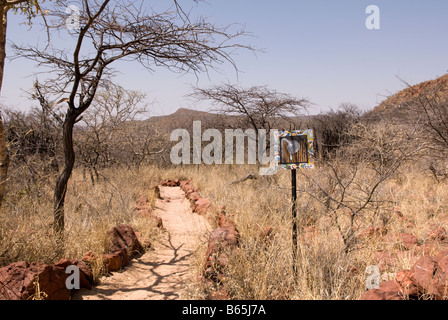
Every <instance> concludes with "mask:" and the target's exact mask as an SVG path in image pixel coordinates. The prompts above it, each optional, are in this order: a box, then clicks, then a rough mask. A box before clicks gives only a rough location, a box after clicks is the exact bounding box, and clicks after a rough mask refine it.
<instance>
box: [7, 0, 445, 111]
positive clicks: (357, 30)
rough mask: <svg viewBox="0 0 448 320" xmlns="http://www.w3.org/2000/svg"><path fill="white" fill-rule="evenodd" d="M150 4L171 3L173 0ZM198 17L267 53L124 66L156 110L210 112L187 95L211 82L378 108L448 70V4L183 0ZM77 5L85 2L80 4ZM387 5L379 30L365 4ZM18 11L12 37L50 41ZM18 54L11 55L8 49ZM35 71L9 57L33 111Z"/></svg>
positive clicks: (18, 101) (13, 90) (123, 72)
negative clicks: (151, 69)
mask: <svg viewBox="0 0 448 320" xmlns="http://www.w3.org/2000/svg"><path fill="white" fill-rule="evenodd" d="M145 2H148V4H149V3H151V4H153V3H156V2H157V4H156V5H161V3H163V4H166V6H168V5H169V4H170V2H169V1H168V0H163V1H160V0H158V1H152V0H148V1H146V0H145ZM180 2H181V3H182V4H183V5H184V6H185V7H186V8H190V7H193V11H192V12H193V13H194V14H197V15H203V16H205V17H208V19H209V21H211V22H216V23H217V24H218V25H223V26H224V25H227V24H230V23H241V24H244V25H245V29H246V30H247V31H248V32H250V33H252V34H253V35H254V37H247V38H242V39H241V41H242V42H243V43H245V44H250V45H252V46H254V47H256V48H259V49H263V50H264V52H259V53H257V54H256V55H254V54H253V53H251V52H249V51H244V50H243V51H238V55H236V56H235V57H234V58H235V61H236V63H237V65H238V68H239V69H240V70H241V73H240V74H239V75H238V77H237V76H236V73H235V71H234V70H233V69H232V68H231V66H229V65H228V66H223V67H222V70H221V73H215V72H211V73H210V74H209V75H208V76H207V75H201V76H200V77H199V79H196V77H194V76H191V75H186V76H179V75H178V74H173V73H171V72H168V71H166V70H164V69H157V70H156V72H155V73H153V74H149V73H148V72H147V71H145V70H142V68H141V67H140V66H139V65H138V64H134V63H130V62H129V63H128V62H126V63H119V64H117V65H115V68H116V69H118V70H119V71H120V75H119V76H117V78H116V80H117V82H118V83H120V84H122V85H123V86H124V87H125V88H128V89H133V90H140V91H144V92H147V94H148V101H149V102H151V103H152V105H151V110H152V115H164V114H170V113H173V112H175V111H176V110H177V109H178V108H181V107H187V108H196V109H199V110H205V109H206V107H207V106H206V104H200V105H195V104H194V102H193V101H192V100H189V99H187V98H186V97H185V95H186V94H188V93H190V92H191V85H198V86H201V87H209V86H211V85H213V84H219V83H221V82H230V83H239V84H240V85H242V86H247V87H249V86H253V85H268V86H269V87H271V88H273V89H276V90H278V91H281V92H285V93H289V94H292V95H294V96H296V97H299V98H301V97H306V98H308V99H309V100H310V101H311V102H312V103H314V107H313V108H312V109H311V110H310V111H311V113H319V112H321V111H326V110H328V109H329V108H330V107H333V108H336V107H337V106H339V105H340V104H341V103H344V102H350V103H354V104H356V105H358V106H359V107H361V108H363V109H371V108H373V107H375V106H376V105H377V104H379V103H380V102H381V101H382V100H384V98H385V97H386V96H387V95H389V94H391V93H395V92H396V91H398V90H401V89H403V88H404V84H403V83H402V82H401V81H400V80H399V79H398V77H401V78H403V79H404V80H406V81H407V82H409V83H411V84H415V83H418V82H421V81H425V80H429V79H434V78H436V77H439V76H441V75H443V74H445V73H448V1H447V0H425V1H423V0H369V1H364V0H331V1H330V0H326V1H323V0H307V1H304V0H277V1H274V0H238V1H236V0H226V1H223V0H207V1H204V2H200V3H199V4H198V5H195V4H194V2H193V1H190V0H182V1H180ZM73 3H75V4H76V1H73ZM369 5H376V6H378V7H379V9H380V29H379V30H368V29H367V28H366V25H365V22H366V19H367V18H368V16H369V14H366V8H367V7H368V6H369ZM21 21H23V19H21V18H20V17H19V16H14V15H10V21H9V27H8V28H9V29H8V39H9V41H13V42H17V43H32V44H35V43H36V41H41V42H43V41H45V40H46V36H45V34H44V33H43V32H42V31H41V29H39V28H33V29H31V30H28V27H26V26H23V25H19V23H20V22H21ZM8 53H10V50H8V51H7V54H8ZM36 70H37V69H36V67H35V66H34V64H33V63H31V62H28V61H26V60H23V59H20V60H14V61H9V60H7V62H6V70H5V76H4V82H3V90H2V98H1V102H2V104H3V105H8V106H14V107H18V108H21V109H26V108H28V107H29V106H30V105H32V104H36V103H35V102H32V101H30V100H28V99H27V98H26V96H25V95H24V94H23V92H22V91H21V90H29V89H30V88H31V87H32V83H33V79H34V76H33V74H34V72H35V71H36Z"/></svg>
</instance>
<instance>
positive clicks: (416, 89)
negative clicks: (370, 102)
mask: <svg viewBox="0 0 448 320" xmlns="http://www.w3.org/2000/svg"><path fill="white" fill-rule="evenodd" d="M435 97H437V98H438V99H441V100H446V99H448V74H445V75H443V76H441V77H439V78H437V79H434V80H428V81H424V82H421V83H418V84H416V85H413V86H410V87H408V88H406V89H404V90H401V91H399V92H398V93H396V94H394V95H392V96H391V97H390V98H388V99H386V100H385V101H383V102H382V103H381V104H380V105H378V106H377V107H375V108H374V109H373V110H372V111H371V112H369V113H368V116H369V117H372V118H382V119H403V120H405V119H409V118H410V117H413V116H415V113H413V112H412V111H413V110H412V108H413V106H415V105H416V104H418V103H419V100H418V99H419V98H420V99H425V98H428V99H434V98H435Z"/></svg>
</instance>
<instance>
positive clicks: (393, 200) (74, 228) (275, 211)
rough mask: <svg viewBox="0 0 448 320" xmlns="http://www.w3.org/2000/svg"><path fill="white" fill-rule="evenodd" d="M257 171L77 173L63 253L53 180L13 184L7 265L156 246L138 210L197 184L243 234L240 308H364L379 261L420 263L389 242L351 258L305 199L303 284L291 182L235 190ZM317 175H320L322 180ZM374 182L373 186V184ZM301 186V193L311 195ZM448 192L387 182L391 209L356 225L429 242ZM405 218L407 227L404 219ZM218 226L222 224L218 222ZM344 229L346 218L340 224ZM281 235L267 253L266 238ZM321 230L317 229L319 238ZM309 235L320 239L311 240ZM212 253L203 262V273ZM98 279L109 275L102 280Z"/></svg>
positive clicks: (419, 177)
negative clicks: (128, 236) (261, 302)
mask: <svg viewBox="0 0 448 320" xmlns="http://www.w3.org/2000/svg"><path fill="white" fill-rule="evenodd" d="M256 172H257V168H256V167H255V166H179V167H175V168H171V169H165V170H161V169H158V168H155V167H146V168H142V169H140V171H138V172H133V171H129V170H125V169H115V170H110V171H104V172H102V174H103V176H104V177H107V178H103V179H101V180H100V181H98V182H97V183H96V184H95V186H92V184H91V182H90V179H86V180H85V179H84V178H83V176H82V174H81V172H76V173H75V174H74V176H73V178H72V179H71V181H70V186H69V190H68V195H67V203H66V219H67V220H66V245H65V247H64V248H63V249H64V250H62V248H58V247H57V245H56V243H55V241H54V240H53V234H52V229H51V222H52V194H53V190H52V188H53V180H52V179H43V180H40V181H37V182H36V183H35V184H34V185H33V187H32V188H30V187H23V186H21V185H20V184H18V183H17V181H16V183H14V184H11V183H10V186H9V193H8V198H7V199H6V202H5V203H4V205H3V207H2V208H1V212H0V219H1V225H0V239H1V242H0V259H1V260H0V263H1V265H6V264H8V263H10V262H13V261H18V260H27V261H42V262H47V263H51V262H55V261H56V260H58V259H59V258H61V257H62V256H64V257H67V258H80V257H81V256H82V255H83V254H84V253H85V252H87V251H93V252H97V253H101V252H103V251H104V246H105V241H106V235H107V231H108V230H110V229H111V228H112V227H113V226H115V225H117V224H119V223H128V224H130V225H132V226H133V227H134V228H135V229H136V230H139V231H140V232H142V233H143V235H144V236H147V237H155V236H156V235H157V231H156V228H155V226H154V225H153V224H152V222H151V221H148V219H144V218H142V217H141V216H139V215H138V214H137V213H136V212H135V210H134V206H135V204H136V200H137V198H138V196H139V195H146V196H147V197H148V198H150V199H151V197H153V196H154V195H153V193H152V191H151V186H154V185H155V184H157V183H158V182H159V181H160V180H162V179H170V178H179V179H191V180H193V182H194V185H195V186H196V187H198V188H199V189H200V193H201V194H202V196H204V197H209V198H210V199H211V200H212V203H213V205H216V206H221V205H223V206H225V207H226V212H227V214H228V215H230V216H231V217H233V219H234V220H235V222H236V224H237V226H238V229H239V231H240V233H241V245H240V247H239V248H238V249H237V250H236V251H235V252H234V253H233V256H232V259H231V263H230V267H229V269H228V270H227V274H226V277H225V281H224V285H223V286H224V289H225V290H226V291H227V292H229V293H230V294H231V295H232V297H233V298H235V299H316V300H321V299H325V300H327V299H335V300H343V299H358V298H359V296H360V295H361V294H362V292H364V291H365V280H366V274H365V270H366V268H367V266H369V265H375V264H377V261H376V260H375V257H374V254H373V253H374V252H375V251H388V252H392V251H393V250H395V251H394V252H397V254H396V256H395V258H396V265H395V266H394V267H391V268H389V269H388V270H387V272H388V273H389V272H392V273H393V272H397V271H399V270H401V269H403V268H409V267H410V266H411V265H412V263H413V262H414V261H415V255H414V252H413V251H397V250H396V249H395V248H394V246H393V245H392V244H391V243H390V242H388V241H387V240H386V238H385V237H382V236H374V237H371V238H369V239H368V240H367V241H360V242H359V243H358V244H357V246H356V247H355V248H354V249H353V250H351V251H350V252H348V253H346V252H344V243H343V241H342V237H341V234H340V232H339V229H338V228H337V226H336V225H335V223H334V219H332V218H331V216H329V215H328V213H327V211H326V210H325V207H324V206H323V204H322V203H319V202H317V201H316V200H315V199H313V198H312V197H310V196H309V195H307V194H306V193H300V194H299V203H298V215H299V219H298V221H299V230H300V231H301V234H300V237H299V239H300V240H299V246H298V255H297V274H296V275H295V274H294V272H293V268H292V242H291V200H290V197H291V196H290V185H291V182H290V173H289V172H287V171H281V172H278V173H277V174H276V175H275V176H271V177H259V178H258V179H256V180H247V181H245V182H242V183H238V184H233V185H232V184H231V182H232V181H235V180H237V179H239V178H241V177H244V176H247V175H248V174H249V173H256ZM320 173H321V172H319V171H318V170H316V171H315V172H314V173H313V174H316V175H317V174H320ZM365 179H368V177H367V176H366V177H365ZM304 183H305V182H304V181H303V180H301V179H299V181H298V184H299V186H298V188H299V189H301V188H302V187H305V184H304ZM447 188H448V186H447V183H446V182H443V183H436V182H435V180H434V179H433V178H432V177H431V175H430V174H429V173H427V172H423V171H422V170H421V169H419V168H418V167H415V168H411V167H407V168H406V169H403V170H402V173H400V174H398V175H396V176H394V177H392V178H391V180H389V181H388V182H386V183H385V184H384V185H383V186H382V188H381V190H380V191H379V196H380V197H382V199H385V200H387V201H386V202H384V203H383V204H382V205H381V208H379V209H378V208H377V207H376V208H375V210H373V209H371V210H370V211H369V210H367V211H365V212H364V213H363V215H362V216H360V217H359V218H358V219H357V221H356V228H357V232H359V231H361V230H363V229H364V228H366V227H368V226H370V225H374V226H381V225H384V226H385V227H386V228H387V230H388V233H389V234H391V233H396V232H410V233H413V234H414V235H416V236H417V238H418V239H419V241H420V242H422V241H423V242H424V241H426V235H427V233H428V232H429V231H430V230H431V229H432V228H433V227H434V225H437V226H445V227H447V225H448V210H447V209H448V199H447V198H446V197H445V195H446V193H447V190H448V189H447ZM398 211H399V212H401V213H402V215H403V216H404V217H405V219H403V218H400V217H399V215H398V214H397V212H398ZM210 218H211V220H213V218H214V217H212V216H210ZM340 223H341V225H342V226H343V227H344V223H345V222H344V218H343V216H342V218H341V219H340ZM267 226H272V227H273V228H274V237H273V239H272V241H271V242H270V243H269V244H268V245H266V244H265V243H264V242H263V241H262V239H260V237H259V234H260V231H261V230H262V229H263V228H265V227H267ZM311 228H312V229H311ZM310 230H314V231H312V232H310ZM204 251H205V244H204V246H203V247H202V248H200V249H199V250H198V254H197V255H195V268H196V269H197V272H198V273H199V272H200V268H201V266H202V263H203V259H204V257H203V252H204ZM97 273H98V274H100V273H101V270H98V271H97ZM198 286H199V285H198V284H197V283H194V284H190V285H189V287H190V289H191V290H190V295H189V298H197V299H203V298H205V297H206V296H207V295H206V294H205V293H206V292H207V291H209V290H213V288H210V287H204V286H203V287H198Z"/></svg>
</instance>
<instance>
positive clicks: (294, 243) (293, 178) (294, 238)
mask: <svg viewBox="0 0 448 320" xmlns="http://www.w3.org/2000/svg"><path fill="white" fill-rule="evenodd" d="M291 189H292V268H293V270H294V274H296V273H297V261H296V260H297V208H296V203H297V177H296V169H292V170H291Z"/></svg>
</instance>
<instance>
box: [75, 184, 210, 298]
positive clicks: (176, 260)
mask: <svg viewBox="0 0 448 320" xmlns="http://www.w3.org/2000/svg"><path fill="white" fill-rule="evenodd" d="M160 197H161V199H158V200H157V201H156V204H155V209H154V214H155V215H156V216H159V217H160V218H162V220H163V227H164V229H166V231H164V232H163V234H162V235H161V237H160V239H159V240H158V241H157V242H156V243H154V244H153V247H154V250H151V251H149V252H147V253H145V254H144V255H142V256H140V257H138V258H136V259H132V261H131V263H130V264H129V265H128V266H127V267H125V268H124V269H123V270H121V271H118V272H114V273H113V274H112V275H111V276H109V277H106V278H105V279H104V280H102V281H101V283H100V284H99V285H97V286H96V287H94V288H93V290H84V289H82V290H80V291H79V292H78V293H76V294H75V295H74V297H73V300H173V299H179V298H182V292H183V290H185V285H186V284H187V283H188V282H190V280H191V279H194V277H195V274H194V270H193V266H192V256H193V254H194V252H195V250H196V249H197V248H198V246H199V245H200V244H201V243H204V242H205V241H206V240H207V236H208V234H209V232H210V231H211V227H210V225H209V224H208V222H207V221H206V219H205V218H204V217H203V216H200V215H197V214H194V213H193V212H192V211H191V209H190V204H189V202H188V200H187V199H186V198H185V195H184V192H183V191H182V190H181V189H180V188H179V187H160Z"/></svg>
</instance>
